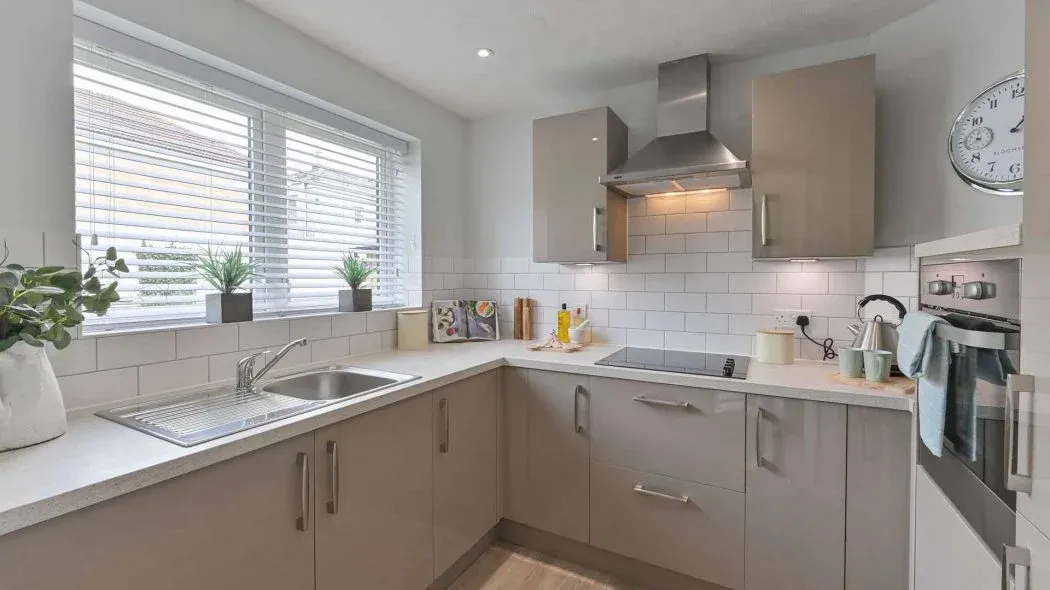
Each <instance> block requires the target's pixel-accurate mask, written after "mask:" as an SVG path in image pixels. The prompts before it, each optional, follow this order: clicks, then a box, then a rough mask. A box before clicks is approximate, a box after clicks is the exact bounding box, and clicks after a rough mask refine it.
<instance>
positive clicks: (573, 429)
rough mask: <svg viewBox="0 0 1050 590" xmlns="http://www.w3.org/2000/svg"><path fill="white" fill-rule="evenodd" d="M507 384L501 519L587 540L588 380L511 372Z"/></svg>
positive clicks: (588, 491)
mask: <svg viewBox="0 0 1050 590" xmlns="http://www.w3.org/2000/svg"><path fill="white" fill-rule="evenodd" d="M503 384H504V402H503V425H504V428H505V434H504V453H505V457H504V465H505V468H506V471H505V476H504V481H503V515H504V516H505V517H506V518H509V519H511V520H514V521H517V522H520V523H522V524H527V525H529V526H531V527H534V528H537V529H540V530H543V531H547V532H550V533H554V534H556V535H561V536H562V537H568V538H570V539H573V540H576V541H580V542H582V543H586V542H588V538H589V534H590V533H589V517H588V501H589V499H588V496H589V493H590V475H589V453H590V442H589V440H588V433H589V430H590V427H589V425H588V421H587V415H588V413H589V409H588V407H587V386H588V378H587V377H581V376H579V375H573V374H570V373H553V372H548V371H531V370H525V369H508V370H506V371H505V372H504V375H503Z"/></svg>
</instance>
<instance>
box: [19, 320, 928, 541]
mask: <svg viewBox="0 0 1050 590" xmlns="http://www.w3.org/2000/svg"><path fill="white" fill-rule="evenodd" d="M619 348H620V347H618V346H591V347H588V348H587V349H586V350H583V351H581V352H576V353H571V354H565V353H557V352H533V351H529V350H527V349H526V348H525V346H524V343H522V342H521V341H514V340H508V341H502V342H487V343H464V344H443V345H431V346H430V348H429V349H428V350H425V351H388V352H382V353H377V354H371V355H366V356H358V357H353V358H349V359H346V360H345V361H343V362H342V363H332V362H326V363H323V364H321V365H320V366H328V365H332V364H351V365H353V366H358V367H363V368H370V369H380V370H386V371H393V372H397V373H408V374H411V375H418V376H419V377H421V378H420V379H418V380H416V381H412V382H409V383H406V384H403V385H400V386H397V387H392V388H390V389H386V390H383V391H380V392H377V393H374V394H371V395H367V396H361V397H357V398H354V399H350V400H347V401H346V402H343V403H338V404H333V405H330V406H326V407H324V408H320V409H317V410H314V411H312V412H307V413H305V414H300V415H298V416H292V417H290V418H285V419H284V420H280V421H278V422H275V423H272V424H267V425H264V426H260V427H257V428H253V429H251V430H247V431H244V432H239V433H236V434H233V435H230V436H227V437H224V438H221V439H218V440H214V441H211V442H207V443H203V444H200V445H197V446H194V447H189V448H183V447H180V446H177V445H174V444H171V443H169V442H166V441H163V440H160V439H158V438H155V437H153V436H150V435H148V434H144V433H141V432H138V431H136V430H132V429H131V428H127V427H125V426H121V425H119V424H115V423H113V422H110V421H108V420H103V419H102V418H98V417H96V416H83V417H80V418H76V419H74V420H71V422H70V424H69V431H68V432H67V433H66V434H65V435H63V436H61V437H59V438H57V439H55V440H53V441H50V442H46V443H43V444H40V445H36V446H33V447H29V448H25V449H19V450H15V451H8V452H4V453H0V535H3V534H6V533H10V532H12V531H16V530H18V529H21V528H25V527H28V526H31V525H33V524H37V523H39V522H43V521H45V520H48V519H51V518H55V517H56V516H61V515H63V514H67V513H69V512H72V511H74V510H78V509H81V508H85V507H87V506H91V505H93V504H97V503H99V502H102V501H105V500H108V499H111V498H115V497H117V496H120V495H123V494H127V493H129V492H132V491H135V490H138V489H141V488H144V487H146V486H149V485H152V484H155V483H158V482H161V481H165V480H167V479H171V478H174V477H177V476H179V475H183V474H186V473H189V472H191V471H194V470H196V469H201V468H203V467H207V466H209V465H214V464H216V463H219V462H221V461H225V460H228V459H231V458H233V457H236V456H238V455H243V454H245V453H248V452H251V451H254V450H257V449H260V448H263V447H266V446H269V445H272V444H275V443H277V442H280V441H282V440H286V439H289V438H292V437H295V436H298V435H301V434H305V433H308V432H311V431H313V430H316V429H318V428H322V427H324V426H327V425H329V424H334V423H336V422H341V421H343V420H346V419H347V418H350V417H353V416H356V415H359V414H363V413H365V412H368V411H370V410H374V409H376V408H380V407H383V406H386V405H389V404H392V403H395V402H398V401H401V400H404V399H407V398H410V397H413V396H415V395H419V394H421V393H424V392H427V391H430V390H432V389H435V388H437V387H441V386H443V385H448V384H450V383H454V382H456V381H459V380H462V379H465V378H467V377H470V376H473V375H477V374H480V373H483V372H485V371H489V370H492V369H495V368H497V367H500V366H512V367H523V368H530V369H545V370H551V371H562V372H571V373H575V374H581V375H591V376H600V377H613V378H621V379H635V380H643V381H650V382H655V383H665V384H670V385H684V386H692V387H704V388H712V389H721V390H725V391H737V392H741V393H752V394H758V395H775V396H779V397H789V398H797V399H807V400H814V401H822V402H831V403H840V404H848V405H859V406H866V407H875V408H884V409H890V410H899V411H905V412H911V411H913V409H914V399H913V398H912V396H908V395H901V394H897V393H887V392H882V391H874V390H869V389H862V388H856V387H849V386H845V385H840V384H837V383H834V382H832V381H830V380H829V379H828V377H829V375H831V374H832V373H834V372H835V371H836V369H837V365H835V364H832V363H818V362H812V361H796V363H795V364H793V365H766V364H762V363H758V362H752V363H751V365H750V366H749V368H748V377H747V379H746V380H741V379H726V378H722V377H705V376H700V375H685V374H679V373H661V372H656V371H645V370H638V369H623V368H618V367H606V366H599V365H595V364H594V362H595V361H597V360H599V359H601V358H603V357H605V356H607V355H609V354H612V353H613V352H614V351H616V350H618V349H619ZM300 370H301V369H300Z"/></svg>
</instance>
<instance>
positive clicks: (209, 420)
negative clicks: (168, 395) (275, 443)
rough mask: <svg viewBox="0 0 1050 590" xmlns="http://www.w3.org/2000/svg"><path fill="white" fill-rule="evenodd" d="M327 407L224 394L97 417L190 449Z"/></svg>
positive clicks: (277, 398) (266, 395)
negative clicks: (320, 407)
mask: <svg viewBox="0 0 1050 590" xmlns="http://www.w3.org/2000/svg"><path fill="white" fill-rule="evenodd" d="M326 403H327V402H325V401H324V400H302V399H297V398H294V397H288V396H285V395H276V394H272V393H265V392H262V391H248V392H238V391H222V392H217V393H209V394H203V395H202V394H195V395H190V396H185V397H181V398H176V399H167V400H162V401H157V402H152V403H147V404H137V405H133V406H124V407H121V408H113V409H111V410H105V411H102V412H99V413H98V416H100V417H102V418H105V419H107V420H112V421H114V422H117V423H120V424H123V425H125V426H128V427H130V428H134V429H135V430H139V431H141V432H145V433H147V434H152V435H153V436H156V437H158V438H162V439H164V440H166V441H169V442H173V443H175V444H177V445H180V446H183V447H190V446H193V445H197V444H200V443H203V442H207V441H209V440H214V439H216V438H221V437H223V436H226V435H229V434H233V433H235V432H241V431H242V430H247V429H249V428H253V427H255V426H260V425H262V424H267V423H269V422H274V421H276V420H280V419H281V418H287V417H288V416H294V415H295V414H301V413H303V412H308V411H310V410H312V409H314V408H317V407H319V406H323V405H326Z"/></svg>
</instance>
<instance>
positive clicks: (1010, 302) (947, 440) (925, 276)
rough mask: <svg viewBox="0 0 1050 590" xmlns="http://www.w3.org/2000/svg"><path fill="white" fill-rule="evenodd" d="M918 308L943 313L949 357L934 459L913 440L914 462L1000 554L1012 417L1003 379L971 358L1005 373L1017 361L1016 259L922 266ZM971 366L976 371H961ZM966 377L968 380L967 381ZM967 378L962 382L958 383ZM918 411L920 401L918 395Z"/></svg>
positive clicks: (1010, 530) (1011, 496)
mask: <svg viewBox="0 0 1050 590" xmlns="http://www.w3.org/2000/svg"><path fill="white" fill-rule="evenodd" d="M920 268H921V272H920V280H921V283H920V293H919V307H920V309H922V310H923V311H925V312H927V313H930V314H934V315H937V316H940V317H942V318H943V319H945V320H946V321H947V322H948V323H949V324H950V325H949V326H939V327H938V328H937V332H936V334H937V337H939V338H944V339H945V340H946V341H947V342H948V346H949V351H950V354H951V355H952V359H951V363H950V367H951V368H950V371H949V373H950V375H949V378H948V383H949V388H948V389H949V391H948V396H947V404H946V408H945V431H944V441H943V443H944V444H943V449H942V451H941V456H940V457H938V456H936V455H935V454H934V453H932V452H930V450H929V449H928V448H926V446H925V445H923V444H921V443H920V444H919V463H920V465H922V467H923V468H924V469H925V470H926V472H927V473H928V474H929V475H930V477H931V478H932V479H933V480H934V482H935V483H936V484H937V486H938V487H939V488H940V489H941V491H942V492H943V493H944V495H945V496H947V497H948V499H949V500H950V501H951V502H952V504H954V505H955V507H956V508H957V509H958V511H959V512H960V513H961V514H962V515H963V517H964V518H966V520H967V521H968V522H969V524H970V526H971V527H972V528H973V529H974V531H976V532H977V533H978V535H979V536H980V537H981V539H982V540H983V541H984V543H985V544H986V545H987V546H988V548H989V549H990V550H991V551H992V552H993V553H994V554H995V555H999V553H1000V550H1001V549H1002V547H1003V546H1004V545H1012V544H1013V542H1014V532H1015V526H1016V525H1015V514H1014V513H1015V511H1016V508H1017V495H1016V492H1015V491H1014V490H1011V489H1010V487H1011V486H1010V485H1009V483H1008V480H1009V474H1010V473H1012V472H1013V471H1012V470H1013V469H1014V468H1015V467H1016V465H1015V462H1016V458H1015V457H1014V456H1013V449H1012V445H1010V444H1009V441H1008V438H1007V437H1008V436H1009V435H1010V433H1011V432H1013V431H1014V430H1013V429H1010V428H1007V426H1008V425H1007V420H1012V419H1014V417H1013V416H1009V414H1013V413H1014V412H1013V411H1012V409H1011V404H1010V400H1009V399H1008V397H1007V388H1006V385H1005V382H1004V381H1002V380H998V379H994V378H993V379H989V378H987V376H988V373H986V372H981V371H977V370H976V366H975V365H974V363H975V362H976V361H975V359H977V358H978V357H977V356H976V355H983V356H981V357H979V358H981V360H982V361H985V362H989V363H996V367H999V366H1001V367H1003V372H1004V373H1016V372H1017V369H1018V367H1020V348H1021V346H1020V344H1021V338H1020V336H1021V322H1020V285H1021V261H1020V260H1017V259H1011V260H989V261H972V262H951V263H947V264H929V265H923V266H921V267H920ZM959 371H972V372H974V375H960V374H958V372H959ZM967 379H969V381H967ZM964 382H965V383H967V386H965V387H964V386H960V385H958V384H959V383H964ZM919 406H920V409H919V412H920V417H919V419H920V420H921V419H922V416H921V412H922V409H921V406H922V403H921V401H920V404H919Z"/></svg>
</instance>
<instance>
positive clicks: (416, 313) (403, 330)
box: [397, 309, 428, 350]
mask: <svg viewBox="0 0 1050 590" xmlns="http://www.w3.org/2000/svg"><path fill="white" fill-rule="evenodd" d="M427 344H428V342H427V310H425V309H415V310H411V311H399V312H397V348H398V349H399V350H424V349H425V348H426V347H427Z"/></svg>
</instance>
